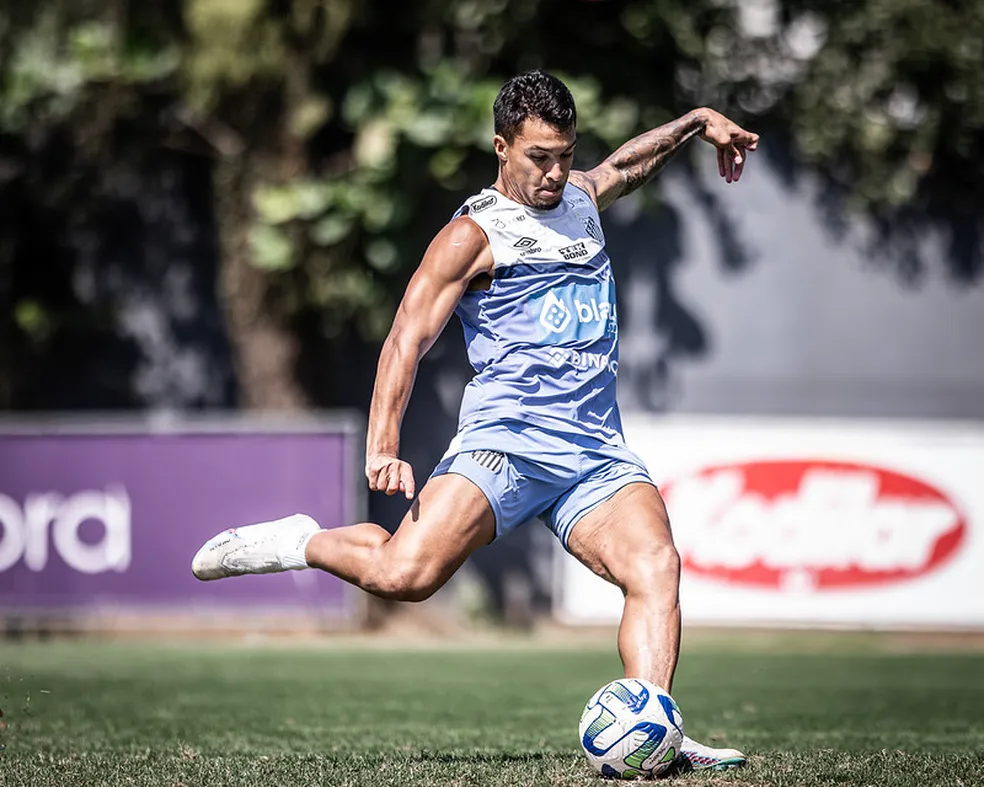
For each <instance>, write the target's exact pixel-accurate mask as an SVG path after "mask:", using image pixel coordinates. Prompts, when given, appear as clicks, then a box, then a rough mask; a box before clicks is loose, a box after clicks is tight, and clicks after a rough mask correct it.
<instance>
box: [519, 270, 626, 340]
mask: <svg viewBox="0 0 984 787" xmlns="http://www.w3.org/2000/svg"><path fill="white" fill-rule="evenodd" d="M614 299H615V298H614V292H613V288H612V285H611V281H610V280H605V281H601V282H598V283H596V284H568V285H566V286H563V287H555V288H554V289H552V290H550V291H548V292H547V293H546V294H545V295H541V296H538V297H536V298H534V299H533V300H532V301H531V303H530V307H529V308H530V311H531V316H534V317H535V319H536V320H537V322H538V323H539V325H540V327H541V328H542V329H543V331H542V332H541V334H540V337H539V339H540V342H541V343H544V344H560V343H563V342H567V341H578V342H584V341H594V340H597V339H601V338H603V337H605V336H614V335H615V333H616V330H617V328H616V321H615V304H614Z"/></svg>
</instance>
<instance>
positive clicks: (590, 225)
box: [583, 216, 604, 243]
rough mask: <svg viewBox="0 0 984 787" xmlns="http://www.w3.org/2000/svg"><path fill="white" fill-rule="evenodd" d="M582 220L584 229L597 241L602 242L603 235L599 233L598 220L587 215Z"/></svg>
mask: <svg viewBox="0 0 984 787" xmlns="http://www.w3.org/2000/svg"><path fill="white" fill-rule="evenodd" d="M583 221H584V231H585V232H587V233H588V235H590V236H591V237H592V238H594V239H595V240H596V241H598V243H604V235H602V234H601V227H599V226H598V222H596V221H595V220H594V219H593V218H591V216H588V217H587V218H585V219H584V220H583Z"/></svg>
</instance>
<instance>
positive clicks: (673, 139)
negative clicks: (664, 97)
mask: <svg viewBox="0 0 984 787" xmlns="http://www.w3.org/2000/svg"><path fill="white" fill-rule="evenodd" d="M706 123H707V121H706V119H705V118H704V117H703V116H702V115H701V113H699V112H697V111H694V112H690V113H688V114H686V115H684V116H683V117H682V118H679V119H677V120H674V121H671V122H670V123H667V124H665V125H662V126H660V127H659V128H654V129H652V131H647V132H646V133H645V134H640V135H639V136H638V137H634V138H633V139H630V140H629V141H628V142H626V143H625V144H624V145H622V147H620V148H619V149H618V150H616V151H615V152H614V153H612V155H610V156H609V157H608V159H607V160H606V162H605V163H606V164H609V165H611V166H612V167H614V168H615V170H616V171H617V172H618V173H619V174H620V175H621V176H622V182H623V186H622V190H621V192H620V193H619V194H618V195H617V196H619V197H624V196H625V195H626V194H629V193H631V192H633V191H635V190H636V189H637V188H639V187H640V186H642V185H643V184H644V183H648V182H649V180H650V179H651V178H652V177H653V175H655V174H656V173H657V172H659V171H660V170H661V169H662V168H663V167H664V165H665V164H666V162H667V161H669V160H670V159H671V158H672V157H673V154H674V153H676V152H677V151H678V150H679V149H680V148H681V147H682V146H683V145H684V144H685V143H686V142H688V141H689V140H690V139H691V138H693V137H694V136H696V135H697V134H699V133H700V132H702V131H703V130H704V126H705V125H706Z"/></svg>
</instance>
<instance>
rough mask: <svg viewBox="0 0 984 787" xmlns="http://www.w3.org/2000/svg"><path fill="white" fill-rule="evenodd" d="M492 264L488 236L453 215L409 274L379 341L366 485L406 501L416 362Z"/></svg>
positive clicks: (409, 490) (409, 483)
mask: <svg viewBox="0 0 984 787" xmlns="http://www.w3.org/2000/svg"><path fill="white" fill-rule="evenodd" d="M491 267H492V255H491V253H490V252H489V247H488V240H487V239H486V237H485V233H484V232H482V230H481V228H480V227H479V226H478V225H477V224H475V222H473V221H472V220H471V219H467V218H458V219H455V220H454V221H452V222H451V223H450V224H448V225H447V226H446V227H445V228H444V229H443V230H441V231H440V232H439V233H438V234H437V236H436V237H435V238H434V240H433V241H432V242H431V244H430V246H429V247H428V249H427V252H426V253H425V254H424V258H423V260H422V261H421V263H420V267H418V268H417V271H416V272H415V273H414V274H413V276H412V277H411V279H410V283H409V284H408V285H407V291H406V293H405V294H404V296H403V300H402V301H401V302H400V306H399V308H398V309H397V311H396V317H394V318H393V327H392V328H390V332H389V335H388V336H387V337H386V341H385V342H384V343H383V348H382V351H381V352H380V354H379V364H378V366H377V368H376V384H375V387H374V388H373V392H372V404H371V405H370V406H369V429H368V434H367V435H366V477H367V478H368V479H369V488H370V489H372V490H373V491H382V492H386V494H389V495H392V494H393V493H395V492H397V491H400V492H403V493H404V494H405V495H406V497H407V498H408V499H410V498H412V497H413V496H414V493H415V491H416V489H415V484H414V479H413V470H412V469H411V468H410V465H409V464H407V463H406V462H404V461H402V460H401V459H400V458H399V451H400V425H401V424H402V422H403V414H404V412H406V409H407V403H408V402H409V401H410V392H411V390H412V389H413V382H414V378H415V377H416V376H417V366H418V364H419V363H420V359H421V358H422V357H423V356H424V353H426V352H427V351H428V350H429V349H430V348H431V345H433V344H434V342H435V341H436V340H437V337H438V336H439V335H440V333H441V331H442V330H444V326H445V325H447V322H448V320H449V319H450V317H451V314H452V313H453V312H454V309H455V307H456V306H457V305H458V301H459V300H460V299H461V296H462V295H463V294H464V292H465V290H466V288H467V287H468V283H469V282H470V281H471V280H472V279H473V278H475V277H476V276H477V275H479V274H481V273H487V272H488V271H489V270H490V269H491Z"/></svg>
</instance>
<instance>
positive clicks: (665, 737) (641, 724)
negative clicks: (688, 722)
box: [578, 678, 683, 779]
mask: <svg viewBox="0 0 984 787" xmlns="http://www.w3.org/2000/svg"><path fill="white" fill-rule="evenodd" d="M578 732H579V733H580V736H581V746H582V747H583V748H584V753H585V754H586V755H587V757H588V762H590V763H591V764H592V765H593V766H594V768H595V770H597V771H600V772H601V775H602V776H614V777H616V778H621V779H646V778H653V777H655V776H659V775H661V774H662V773H664V772H665V771H666V770H667V768H669V767H670V765H671V764H672V763H673V760H675V759H676V756H677V753H678V752H679V751H680V745H681V744H682V743H683V716H681V715H680V708H678V707H677V704H676V702H675V701H674V700H673V698H672V697H671V696H670V695H669V694H667V693H666V692H665V691H663V689H661V688H660V687H659V686H657V685H656V684H655V683H650V682H649V681H646V680H640V679H638V678H620V679H619V680H613V681H612V682H611V683H607V684H605V685H604V686H602V687H601V688H600V689H598V691H596V692H595V694H594V696H593V697H592V698H591V699H590V700H588V704H587V705H585V707H584V713H582V714H581V723H580V725H579V727H578Z"/></svg>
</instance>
